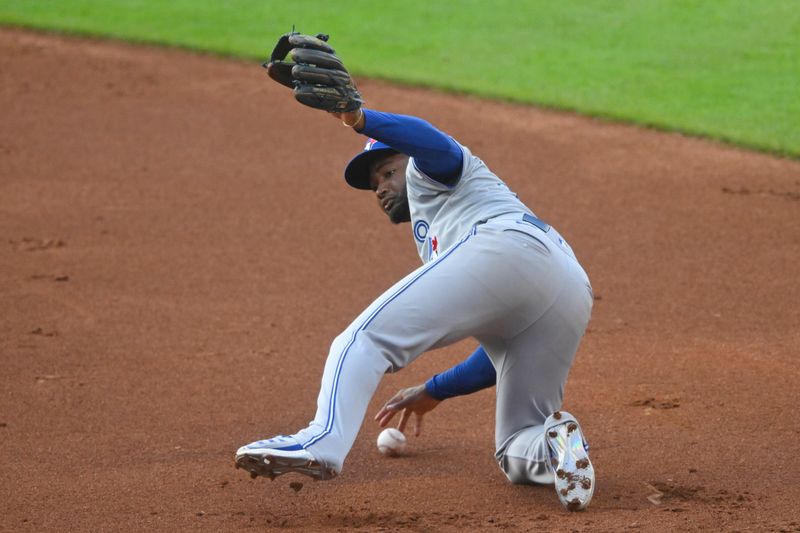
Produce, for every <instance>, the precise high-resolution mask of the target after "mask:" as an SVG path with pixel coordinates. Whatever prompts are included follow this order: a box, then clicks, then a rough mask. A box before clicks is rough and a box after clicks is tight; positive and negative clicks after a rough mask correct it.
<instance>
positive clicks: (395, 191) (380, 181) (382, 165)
mask: <svg viewBox="0 0 800 533" xmlns="http://www.w3.org/2000/svg"><path fill="white" fill-rule="evenodd" d="M407 166H408V156H407V155H405V154H392V155H390V156H388V157H384V158H383V159H379V160H377V161H376V162H375V163H373V164H372V166H371V167H370V169H369V183H370V186H371V187H372V190H373V191H375V196H376V197H377V199H378V205H379V206H380V207H381V210H382V211H383V212H384V213H386V214H387V215H388V216H389V220H391V221H392V223H394V224H400V223H401V222H409V221H410V220H411V213H410V211H409V210H408V195H407V194H406V167H407Z"/></svg>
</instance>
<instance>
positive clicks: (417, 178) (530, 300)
mask: <svg viewBox="0 0 800 533" xmlns="http://www.w3.org/2000/svg"><path fill="white" fill-rule="evenodd" d="M368 147H369V144H368ZM461 148H462V150H463V168H462V170H461V175H460V177H459V179H458V180H457V181H456V182H455V185H454V186H452V187H448V186H446V185H443V184H442V183H440V182H439V181H436V180H433V179H431V178H429V177H427V176H426V175H425V174H423V173H422V172H420V171H419V169H418V168H417V165H416V164H415V163H414V159H413V158H412V159H411V160H410V162H409V164H408V167H407V170H406V185H407V191H408V202H409V208H410V212H411V216H412V221H411V222H412V228H413V233H414V239H415V241H416V244H417V248H418V251H419V254H420V257H421V258H422V260H423V261H424V264H423V266H421V267H419V268H418V269H416V270H415V271H414V272H412V273H410V274H409V275H407V276H406V277H405V278H403V279H402V280H400V281H399V282H398V283H396V284H395V285H394V286H393V287H391V288H390V289H389V290H387V291H386V292H385V293H383V294H382V295H381V296H380V297H379V298H378V299H376V300H375V301H374V302H373V303H372V304H371V305H370V306H369V307H368V308H367V309H366V310H365V311H364V312H363V313H361V314H360V315H359V316H358V317H357V318H356V319H355V320H354V321H353V322H352V323H351V324H350V326H348V327H347V329H345V331H344V332H342V333H341V334H340V335H339V336H338V337H337V338H336V339H335V340H334V341H333V343H332V345H331V349H330V353H329V355H328V359H327V362H326V364H325V370H324V374H323V377H322V386H321V390H320V393H319V397H318V400H317V414H316V416H315V418H314V420H313V421H312V422H311V423H310V425H309V426H308V427H307V428H305V429H303V430H301V431H299V432H298V433H296V434H294V435H292V437H293V438H294V440H296V441H297V442H298V443H299V444H300V446H302V448H304V449H306V450H308V451H309V452H310V453H311V454H312V455H313V456H314V457H315V458H316V459H317V460H319V461H321V462H323V463H325V464H327V465H328V466H329V467H332V468H333V469H334V470H336V471H340V470H341V468H342V464H343V463H344V460H345V457H346V456H347V454H348V452H349V450H350V448H351V447H352V445H353V442H354V440H355V438H356V435H357V433H358V430H359V428H360V426H361V423H362V421H363V418H364V415H365V413H366V410H367V406H368V404H369V401H370V399H371V398H372V396H373V394H374V392H375V390H376V388H377V386H378V383H379V381H380V379H381V377H382V376H383V374H384V373H386V372H387V371H391V372H393V371H396V370H398V369H400V368H403V367H405V366H406V365H407V364H409V363H410V362H411V361H413V360H414V359H415V358H416V357H417V356H418V355H420V354H421V353H423V352H425V351H427V350H430V349H433V348H437V347H441V346H445V345H448V344H451V343H454V342H456V341H459V340H461V339H464V338H466V337H470V336H471V337H474V338H476V339H477V340H478V341H480V342H481V343H482V345H483V346H484V348H485V350H486V352H487V354H488V355H489V357H490V359H491V361H492V364H493V365H494V367H495V369H496V373H497V407H496V434H495V442H496V453H497V459H498V462H499V463H500V466H501V468H502V469H503V470H504V471H505V473H506V475H507V476H508V477H509V479H511V480H512V481H514V482H518V483H524V482H548V481H552V479H553V475H552V473H551V470H550V468H549V467H548V466H547V461H549V457H548V453H547V448H546V444H545V442H544V438H543V423H544V422H545V419H546V418H547V417H548V415H550V414H551V413H553V412H554V411H556V410H558V409H559V408H560V407H561V402H562V396H563V390H564V384H565V382H566V378H567V374H568V372H569V368H570V366H571V364H572V361H573V358H574V356H575V353H576V351H577V348H578V344H579V342H580V339H581V337H582V336H583V333H584V331H585V329H586V326H587V324H588V321H589V316H590V314H591V309H592V301H593V299H592V292H591V287H590V284H589V280H588V277H587V276H586V273H585V272H584V270H583V269H582V268H581V266H580V264H579V263H578V261H577V260H576V258H575V255H574V254H573V252H572V250H571V248H570V247H569V245H568V244H567V243H566V241H564V239H563V238H562V237H561V236H560V235H559V234H558V232H556V230H555V229H553V228H551V227H549V226H548V225H546V224H544V223H542V222H541V221H539V220H538V219H537V218H535V217H534V216H533V214H532V212H531V211H530V209H528V208H527V207H526V206H525V205H524V204H523V203H522V202H521V201H520V200H519V199H518V198H517V197H516V195H515V194H514V193H512V192H511V191H510V190H509V189H508V187H507V186H506V185H505V184H504V183H503V182H502V181H501V180H500V179H499V178H498V177H497V176H495V175H494V174H493V173H492V172H491V171H490V170H489V169H488V168H487V166H486V165H485V164H484V163H483V162H482V161H481V160H480V159H478V158H477V157H475V156H473V155H472V154H471V153H470V151H469V150H468V149H467V148H465V147H463V146H462V147H461Z"/></svg>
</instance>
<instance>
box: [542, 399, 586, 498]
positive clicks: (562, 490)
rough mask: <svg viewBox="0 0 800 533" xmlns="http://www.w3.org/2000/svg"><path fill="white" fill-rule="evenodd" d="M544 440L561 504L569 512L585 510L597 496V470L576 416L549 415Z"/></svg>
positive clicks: (556, 413)
mask: <svg viewBox="0 0 800 533" xmlns="http://www.w3.org/2000/svg"><path fill="white" fill-rule="evenodd" d="M545 440H546V441H547V446H548V448H549V449H550V457H551V459H550V461H551V464H552V465H553V471H554V472H555V482H556V494H558V499H559V500H561V505H563V506H564V507H566V508H567V510H569V511H582V510H583V509H586V506H587V505H589V502H590V501H591V500H592V495H593V494H594V486H595V479H594V467H593V466H592V462H591V461H589V453H588V451H587V450H588V445H587V444H586V440H585V439H584V438H583V432H581V427H580V426H579V425H578V422H577V420H575V417H573V416H572V415H571V414H569V413H568V412H566V411H556V412H555V413H553V414H552V415H550V416H549V417H548V419H547V420H546V421H545Z"/></svg>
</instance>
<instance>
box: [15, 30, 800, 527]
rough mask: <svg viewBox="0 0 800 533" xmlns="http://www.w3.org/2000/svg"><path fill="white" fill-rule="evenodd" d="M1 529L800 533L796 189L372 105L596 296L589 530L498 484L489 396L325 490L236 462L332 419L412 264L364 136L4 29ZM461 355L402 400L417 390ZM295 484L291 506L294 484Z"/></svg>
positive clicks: (587, 413)
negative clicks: (500, 192)
mask: <svg viewBox="0 0 800 533" xmlns="http://www.w3.org/2000/svg"><path fill="white" fill-rule="evenodd" d="M0 52H2V53H0V109H2V120H0V302H2V318H1V319H0V365H1V366H0V368H2V371H1V372H0V386H1V387H2V389H1V390H0V443H1V445H0V481H2V483H0V530H4V531H42V530H52V531H68V530H83V531H117V530H120V531H122V530H125V531H128V530H141V531H149V530H162V531H178V530H212V531H217V530H219V531H222V530H238V529H245V528H252V529H260V530H263V529H273V528H274V529H278V528H287V529H295V530H300V531H314V530H322V529H341V530H344V529H350V528H355V529H360V530H383V531H387V530H389V531H393V530H400V529H409V530H416V531H472V530H493V529H508V530H519V531H536V530H553V531H575V530H576V531H619V530H624V529H632V530H635V529H638V530H642V531H659V530H712V529H717V530H730V531H733V530H739V531H745V530H778V531H800V517H799V516H798V515H799V514H800V513H798V510H797V509H798V501H800V488H799V486H798V485H799V484H798V480H800V461H798V451H797V443H798V440H800V413H799V412H798V409H797V404H798V399H800V385H798V370H797V357H798V353H800V304H798V302H800V284H799V283H798V279H797V276H798V272H799V271H800V267H798V261H799V260H800V163H798V162H797V161H790V160H782V159H776V158H773V157H770V156H766V155H761V154H756V153H750V152H746V151H741V150H738V149H736V148H731V147H728V146H723V145H719V144H716V143H713V142H709V141H703V140H697V139H691V138H685V137H682V136H680V135H676V134H665V133H660V132H656V131H648V130H642V129H637V128H633V127H628V126H623V125H617V124H609V123H605V122H602V121H596V120H592V119H587V118H582V117H577V116H573V115H569V114H561V113H555V112H549V111H543V110H539V109H534V108H528V107H520V106H516V105H510V104H503V103H496V102H486V101H483V100H479V99H473V98H469V97H461V96H453V95H448V94H442V93H437V92H431V91H426V90H420V89H409V88H398V87H394V86H391V85H388V84H384V83H377V82H372V81H363V82H362V83H361V84H360V87H361V89H362V90H363V92H364V94H365V95H366V98H367V100H368V105H369V106H370V107H374V108H377V109H385V110H387V111H393V112H401V113H411V114H416V115H420V116H423V117H425V118H427V119H429V120H431V121H432V122H433V123H434V124H436V125H438V126H439V127H441V128H442V129H444V130H445V131H447V132H448V133H450V134H452V135H453V136H454V137H456V138H458V139H459V140H460V141H462V142H463V143H464V144H466V145H467V146H469V147H470V148H471V149H472V150H473V152H475V153H476V154H477V155H479V156H480V157H481V158H483V159H484V161H486V162H487V163H488V165H489V166H490V167H491V168H492V169H493V170H494V171H495V172H496V173H497V174H499V175H500V176H501V177H502V178H503V179H505V180H506V181H507V183H509V185H510V186H511V187H512V188H513V189H514V190H515V191H516V192H518V193H519V195H520V197H521V198H522V199H523V200H524V201H525V202H526V203H528V205H530V206H531V207H532V208H533V209H534V210H535V211H536V213H537V214H538V215H539V216H540V217H541V218H543V219H545V220H547V221H548V222H550V223H551V224H553V225H554V226H556V227H557V228H558V229H559V230H560V231H561V233H562V234H564V235H565V236H566V237H567V238H568V239H569V240H570V242H571V244H572V245H573V247H574V249H575V250H576V253H577V255H578V257H579V258H580V260H581V262H582V263H583V264H584V266H585V267H586V269H587V271H588V273H589V275H590V277H591V279H592V281H593V285H594V288H595V293H596V295H597V301H596V303H595V309H594V314H593V318H592V322H591V324H590V330H589V332H588V334H587V335H586V338H585V340H584V342H583V344H582V346H581V349H580V351H579V353H578V357H577V359H576V364H575V366H574V368H573V370H572V373H571V375H570V379H569V382H568V384H567V390H566V396H565V405H564V407H565V409H567V410H569V411H571V412H573V413H574V414H576V415H577V416H578V417H579V419H580V420H581V423H582V426H583V428H584V430H585V431H586V433H587V436H588V438H589V440H590V443H591V446H592V459H593V462H594V463H595V467H596V470H597V472H598V482H597V492H596V494H595V498H594V500H593V502H592V505H591V506H590V508H589V510H588V511H587V512H584V513H575V514H570V513H567V512H565V511H563V510H562V509H561V508H560V507H559V505H558V502H557V499H556V497H555V494H554V493H553V491H552V489H550V488H547V487H536V488H534V487H521V486H513V485H511V484H509V483H508V482H507V481H506V479H505V477H504V475H503V474H502V473H501V472H500V470H499V469H498V467H497V465H496V463H495V461H494V458H493V416H494V415H493V408H494V401H493V392H492V391H483V392H481V393H478V394H475V395H473V396H470V397H466V398H460V399H455V400H451V401H448V402H445V403H444V404H443V405H441V406H440V407H439V408H438V409H437V410H436V411H435V412H433V413H431V414H430V415H429V416H428V417H427V419H426V422H427V424H426V427H425V429H424V433H423V435H422V436H421V437H420V438H413V437H411V438H410V443H409V444H410V446H409V448H410V449H409V452H408V453H407V454H406V455H405V456H404V457H402V458H398V459H387V458H384V457H382V456H380V455H379V454H378V452H377V450H376V448H375V444H374V442H375V437H376V436H377V434H378V433H379V428H378V427H376V426H375V424H373V423H372V422H371V421H370V419H369V418H368V419H367V421H366V422H365V425H364V427H363V429H362V432H361V434H360V435H359V438H358V440H357V441H356V445H355V448H354V449H353V452H352V454H351V455H350V457H349V458H348V461H347V463H346V465H345V470H344V472H343V473H342V475H341V476H340V477H339V478H337V479H335V480H333V481H329V482H316V483H315V482H312V481H310V480H306V479H305V478H301V477H293V476H284V477H282V478H279V479H277V480H276V481H274V482H268V481H265V480H262V479H258V480H255V481H253V480H250V478H249V477H247V476H246V475H245V474H243V473H242V472H241V471H236V470H234V468H233V453H234V451H235V450H236V448H237V447H238V446H240V445H241V444H244V443H246V442H249V441H252V440H255V439H257V438H262V437H268V436H272V435H273V434H276V433H285V432H291V431H293V430H295V429H298V428H299V427H301V426H303V425H305V423H306V422H307V421H308V420H310V419H311V418H312V416H313V413H314V408H315V402H316V393H317V388H318V383H319V379H320V376H321V372H322V366H323V362H324V359H325V356H326V354H327V348H328V345H329V343H330V341H331V340H332V339H333V337H334V336H335V335H336V334H337V333H338V332H339V331H341V330H342V329H343V328H344V327H345V326H346V325H347V324H348V322H349V321H350V320H351V319H352V318H354V317H355V316H356V315H357V314H358V313H359V312H360V311H361V310H362V309H363V308H364V307H365V306H366V305H367V304H369V303H370V302H371V300H372V299H373V298H375V297H376V296H378V295H379V294H380V293H381V292H382V291H383V290H384V289H386V288H388V287H389V286H390V285H391V284H392V283H393V282H394V281H396V280H397V279H399V278H400V277H401V276H402V275H404V274H405V273H407V272H408V271H410V270H411V269H413V268H415V267H416V266H417V265H418V261H419V260H418V258H417V257H416V252H415V249H414V245H413V241H412V238H411V235H410V229H409V227H408V226H407V225H404V226H399V227H393V226H391V225H390V224H389V223H388V222H387V221H386V219H385V216H384V215H383V214H382V213H381V212H380V211H379V209H378V207H377V206H376V203H375V200H374V199H373V198H372V196H371V195H370V194H369V193H364V192H359V191H355V190H352V189H349V188H348V187H347V186H346V185H345V183H344V181H343V179H342V178H341V172H342V169H343V167H344V165H345V164H346V162H347V161H348V159H349V158H350V156H352V155H353V154H354V153H355V152H357V151H358V150H359V149H360V148H361V146H362V145H363V138H361V137H359V136H357V135H355V134H353V133H352V132H349V131H347V130H346V129H345V128H343V127H342V126H341V125H340V124H339V123H338V122H337V121H335V120H333V119H331V118H329V117H326V116H325V115H324V114H322V113H319V112H315V111H313V110H310V109H306V108H303V107H302V106H300V105H299V104H297V103H296V102H294V100H293V99H292V98H291V95H290V93H289V91H287V90H285V89H284V88H283V87H280V86H278V85H277V84H274V83H270V81H269V80H268V78H267V77H266V76H265V73H264V72H263V70H262V69H260V68H259V67H258V65H257V64H255V63H249V62H240V61H232V60H225V59H220V58H217V57H211V56H203V55H200V54H192V53H187V52H182V51H176V50H162V49H157V48H149V47H137V46H129V45H125V44H119V43H107V42H102V41H93V40H82V39H68V38H63V37H55V36H48V35H43V34H36V33H31V32H24V31H18V30H10V29H4V30H0ZM473 347H474V343H470V342H465V343H461V344H459V345H457V346H453V347H450V348H448V349H445V350H440V351H437V352H433V353H429V354H426V355H424V356H422V357H421V358H420V359H419V360H418V361H416V362H415V363H414V364H413V365H411V366H410V367H409V368H407V369H405V370H404V371H402V372H399V373H397V374H394V375H390V376H387V377H386V379H385V380H384V381H383V383H382V385H381V388H380V389H379V391H378V394H377V396H376V397H375V398H374V400H373V403H372V408H371V411H370V412H371V413H374V412H375V411H376V410H377V408H378V407H379V405H380V404H381V402H382V401H383V400H385V399H386V398H388V396H389V395H390V394H391V393H393V392H394V391H395V390H396V389H397V388H399V387H403V386H408V385H411V384H416V383H418V382H420V381H421V380H423V379H425V378H427V377H428V376H429V375H430V374H431V373H433V372H436V371H440V370H442V369H444V368H446V367H447V366H448V365H450V364H452V363H454V362H456V361H458V360H460V359H461V358H462V357H463V356H464V355H465V354H466V353H468V352H469V351H471V350H472V349H473ZM301 483H302V485H300V484H301Z"/></svg>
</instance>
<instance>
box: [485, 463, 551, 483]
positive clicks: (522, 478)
mask: <svg viewBox="0 0 800 533" xmlns="http://www.w3.org/2000/svg"><path fill="white" fill-rule="evenodd" d="M498 463H499V466H500V470H502V471H503V473H504V474H505V475H506V477H507V478H508V480H509V481H510V482H511V483H513V484H514V485H550V484H552V483H554V482H555V476H554V474H553V472H552V470H551V469H550V467H549V466H548V465H547V464H546V463H544V462H539V461H531V460H529V459H526V458H522V457H507V456H503V457H502V458H500V460H499V461H498Z"/></svg>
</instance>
